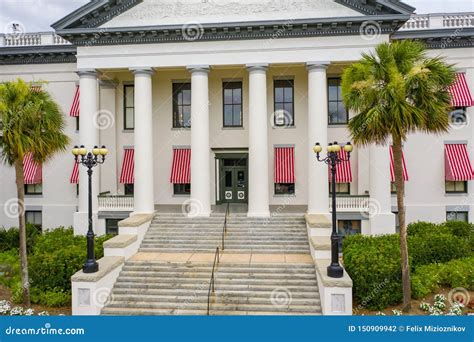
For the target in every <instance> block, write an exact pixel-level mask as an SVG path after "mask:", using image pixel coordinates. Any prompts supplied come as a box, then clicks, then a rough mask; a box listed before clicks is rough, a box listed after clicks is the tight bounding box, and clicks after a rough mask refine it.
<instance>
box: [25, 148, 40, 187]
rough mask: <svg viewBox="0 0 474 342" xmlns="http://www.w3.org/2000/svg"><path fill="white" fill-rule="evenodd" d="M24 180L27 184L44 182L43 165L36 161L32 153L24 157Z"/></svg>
mask: <svg viewBox="0 0 474 342" xmlns="http://www.w3.org/2000/svg"><path fill="white" fill-rule="evenodd" d="M23 181H24V183H25V184H41V183H42V182H43V169H42V166H41V164H38V163H36V162H35V161H34V159H33V155H32V154H31V153H27V154H25V156H24V157H23Z"/></svg>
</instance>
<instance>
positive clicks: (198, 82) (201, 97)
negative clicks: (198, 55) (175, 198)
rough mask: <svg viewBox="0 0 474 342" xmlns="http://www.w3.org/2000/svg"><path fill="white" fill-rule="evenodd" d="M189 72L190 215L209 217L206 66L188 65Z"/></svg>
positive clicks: (207, 73)
mask: <svg viewBox="0 0 474 342" xmlns="http://www.w3.org/2000/svg"><path fill="white" fill-rule="evenodd" d="M187 69H188V70H189V71H190V72H191V200H190V202H189V205H190V206H191V208H190V213H191V212H192V215H193V216H204V217H205V216H209V215H210V214H211V178H210V177H211V169H210V161H209V158H210V146H209V66H208V65H199V66H189V67H188V68H187Z"/></svg>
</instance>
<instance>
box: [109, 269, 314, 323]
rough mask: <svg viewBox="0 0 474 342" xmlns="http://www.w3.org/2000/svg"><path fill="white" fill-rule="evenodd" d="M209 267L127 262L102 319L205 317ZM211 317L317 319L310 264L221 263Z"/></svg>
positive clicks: (216, 274)
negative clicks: (112, 316) (307, 317)
mask: <svg viewBox="0 0 474 342" xmlns="http://www.w3.org/2000/svg"><path fill="white" fill-rule="evenodd" d="M211 271H212V264H211V263H171V262H157V261H127V263H126V264H125V266H124V268H123V269H122V272H121V273H120V276H119V278H118V280H117V282H116V283H115V286H114V288H113V290H112V294H111V296H110V298H109V302H108V303H107V304H106V306H105V307H104V308H103V309H102V314H103V315H206V314H207V294H208V288H209V279H210V275H211ZM215 277H216V281H215V293H214V295H213V296H212V297H211V299H212V301H211V310H210V314H212V315H316V314H320V312H321V303H320V298H319V292H318V286H317V281H316V275H315V270H314V265H312V264H298V263H295V264H239V263H221V264H219V266H218V268H217V270H216V273H215Z"/></svg>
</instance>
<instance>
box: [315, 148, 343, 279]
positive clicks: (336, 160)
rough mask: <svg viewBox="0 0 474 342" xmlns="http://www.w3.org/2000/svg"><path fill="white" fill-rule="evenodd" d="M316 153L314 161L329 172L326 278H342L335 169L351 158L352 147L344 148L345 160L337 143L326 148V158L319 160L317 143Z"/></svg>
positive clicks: (319, 149) (319, 151) (320, 149)
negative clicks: (330, 217)
mask: <svg viewBox="0 0 474 342" xmlns="http://www.w3.org/2000/svg"><path fill="white" fill-rule="evenodd" d="M313 150H314V152H315V153H316V159H317V160H318V161H320V162H323V163H326V164H327V165H329V168H330V170H331V192H332V194H331V195H332V196H331V201H332V233H331V264H330V265H329V266H328V268H327V270H328V276H329V277H331V278H342V276H343V275H344V269H343V268H342V267H341V265H340V264H339V234H338V232H337V212H336V169H337V165H338V164H340V163H341V162H343V161H348V160H349V158H350V157H351V152H352V145H351V144H350V143H347V144H346V145H345V146H344V151H346V152H347V159H345V158H342V157H341V156H340V155H339V151H340V150H341V146H339V144H338V143H337V142H334V143H333V144H331V143H330V144H329V145H328V148H327V156H326V157H325V158H320V155H319V154H320V153H321V151H322V147H321V146H320V145H319V143H316V145H315V146H314V148H313Z"/></svg>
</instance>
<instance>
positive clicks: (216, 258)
mask: <svg viewBox="0 0 474 342" xmlns="http://www.w3.org/2000/svg"><path fill="white" fill-rule="evenodd" d="M227 216H229V203H227V207H226V210H225V216H224V224H223V227H222V249H221V250H219V246H217V247H216V253H215V254H214V263H213V264H212V272H211V279H210V280H209V289H208V290H207V315H208V316H209V311H210V309H211V294H213V293H214V292H215V289H216V284H215V275H214V273H215V270H216V266H217V265H219V261H220V252H221V251H222V252H224V240H225V234H226V233H227Z"/></svg>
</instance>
